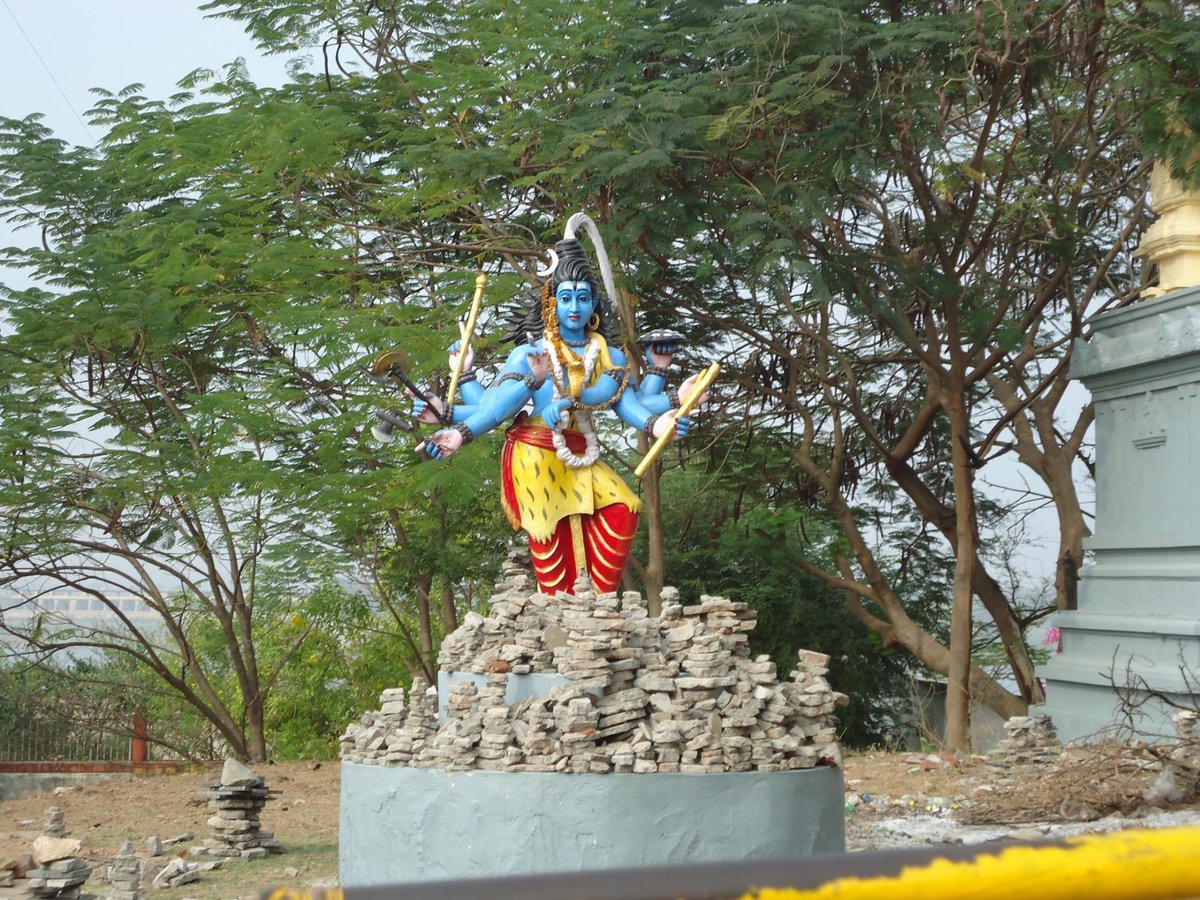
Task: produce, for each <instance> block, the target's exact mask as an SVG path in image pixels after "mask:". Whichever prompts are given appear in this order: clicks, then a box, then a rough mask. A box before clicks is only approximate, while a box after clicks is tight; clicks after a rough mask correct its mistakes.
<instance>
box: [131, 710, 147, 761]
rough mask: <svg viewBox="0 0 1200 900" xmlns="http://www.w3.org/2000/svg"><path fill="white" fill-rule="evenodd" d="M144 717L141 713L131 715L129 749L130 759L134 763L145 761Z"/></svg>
mask: <svg viewBox="0 0 1200 900" xmlns="http://www.w3.org/2000/svg"><path fill="white" fill-rule="evenodd" d="M146 747H147V742H146V717H145V716H143V715H142V714H141V713H134V714H133V746H132V747H131V748H130V754H129V755H130V759H131V760H132V761H133V762H135V763H144V762H145V761H146Z"/></svg>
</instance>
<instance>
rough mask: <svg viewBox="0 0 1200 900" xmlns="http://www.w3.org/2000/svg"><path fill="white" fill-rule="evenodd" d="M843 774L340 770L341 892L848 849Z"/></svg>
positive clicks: (824, 769)
mask: <svg viewBox="0 0 1200 900" xmlns="http://www.w3.org/2000/svg"><path fill="white" fill-rule="evenodd" d="M843 804H844V800H843V787H842V770H841V769H840V768H835V767H829V766H821V767H818V768H815V769H802V770H797V771H790V772H736V773H713V774H708V775H675V774H646V775H634V774H611V773H610V774H606V775H565V774H556V773H541V772H480V771H469V772H445V771H442V770H441V769H411V768H383V767H380V766H364V765H358V764H354V763H344V764H343V765H342V806H341V835H340V869H341V872H340V879H341V884H342V886H343V887H361V886H364V885H379V884H401V883H405V882H415V881H439V880H443V879H450V878H482V877H495V876H503V875H520V874H535V873H540V872H571V871H585V870H590V869H607V868H620V867H635V866H653V865H684V864H688V863H701V862H723V861H730V860H745V859H795V858H798V857H803V856H808V855H810V854H813V853H840V852H842V851H843V850H844V849H845V822H844V818H843V816H844V805H843Z"/></svg>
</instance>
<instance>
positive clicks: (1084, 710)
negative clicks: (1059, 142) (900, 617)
mask: <svg viewBox="0 0 1200 900" xmlns="http://www.w3.org/2000/svg"><path fill="white" fill-rule="evenodd" d="M1151 196H1152V208H1153V209H1154V211H1155V212H1156V213H1157V214H1158V219H1157V221H1156V222H1155V223H1154V224H1153V225H1152V226H1151V227H1150V228H1149V229H1147V231H1146V233H1145V236H1144V237H1143V239H1142V242H1141V245H1140V246H1139V247H1138V250H1137V253H1138V255H1139V256H1142V257H1145V258H1146V259H1147V260H1148V261H1149V262H1150V263H1152V264H1154V265H1155V266H1157V270H1158V285H1157V286H1156V287H1153V288H1150V289H1148V290H1147V291H1146V292H1145V296H1146V297H1147V299H1146V300H1145V301H1143V302H1141V303H1137V304H1135V305H1132V306H1128V307H1125V308H1123V309H1119V310H1115V311H1113V312H1109V313H1104V314H1102V315H1099V316H1097V317H1096V318H1095V319H1093V320H1092V323H1091V324H1092V327H1093V331H1094V333H1093V335H1092V337H1091V339H1090V340H1088V341H1087V342H1086V343H1083V342H1080V343H1079V344H1077V346H1076V347H1075V354H1074V357H1073V360H1072V365H1071V375H1072V377H1074V378H1076V379H1078V380H1079V381H1081V382H1082V383H1083V384H1084V386H1086V387H1087V389H1088V390H1089V391H1091V394H1092V399H1093V402H1094V403H1095V411H1096V425H1095V431H1096V521H1095V530H1094V533H1093V535H1092V537H1091V538H1090V539H1089V540H1088V541H1087V542H1086V544H1085V547H1086V549H1088V550H1090V551H1091V552H1092V553H1093V554H1094V561H1093V562H1092V563H1091V564H1089V565H1087V566H1085V567H1084V568H1083V570H1082V571H1081V573H1080V575H1081V579H1080V584H1079V597H1078V608H1077V609H1075V610H1071V611H1065V612H1060V613H1058V614H1057V616H1056V621H1055V624H1057V626H1058V628H1059V631H1060V634H1061V652H1060V653H1059V654H1058V655H1057V656H1056V657H1055V658H1054V659H1053V660H1052V661H1051V662H1050V663H1049V664H1048V665H1046V666H1044V667H1042V668H1041V670H1040V673H1039V674H1040V675H1041V676H1042V677H1043V678H1044V679H1045V682H1046V695H1047V700H1046V706H1045V707H1044V711H1045V712H1047V713H1049V714H1050V715H1051V716H1052V718H1053V720H1054V722H1055V724H1056V725H1057V727H1058V732H1059V735H1060V736H1061V737H1062V738H1063V739H1064V740H1089V739H1093V740H1094V739H1102V738H1104V737H1108V736H1129V735H1130V733H1131V731H1132V734H1133V735H1136V736H1138V737H1142V738H1147V739H1155V738H1172V739H1173V735H1174V728H1173V726H1172V724H1171V714H1172V712H1174V711H1176V710H1174V709H1173V708H1172V706H1171V704H1172V703H1177V704H1182V705H1184V706H1187V707H1194V706H1195V705H1196V702H1197V701H1196V694H1197V691H1198V685H1200V465H1198V464H1197V460H1198V459H1200V402H1198V400H1197V395H1198V394H1200V192H1197V191H1192V190H1186V189H1185V188H1184V187H1183V186H1182V185H1181V184H1180V183H1179V182H1178V181H1176V180H1175V179H1174V178H1172V177H1171V175H1170V172H1169V170H1168V169H1167V168H1166V166H1164V165H1162V164H1159V165H1158V166H1157V167H1156V168H1155V171H1154V175H1153V178H1152V182H1151Z"/></svg>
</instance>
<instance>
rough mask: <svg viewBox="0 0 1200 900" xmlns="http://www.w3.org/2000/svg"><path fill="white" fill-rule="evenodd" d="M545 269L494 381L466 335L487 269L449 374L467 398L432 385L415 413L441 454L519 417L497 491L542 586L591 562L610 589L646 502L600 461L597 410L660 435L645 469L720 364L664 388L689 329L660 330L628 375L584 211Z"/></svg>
mask: <svg viewBox="0 0 1200 900" xmlns="http://www.w3.org/2000/svg"><path fill="white" fill-rule="evenodd" d="M580 229H582V230H584V231H586V233H587V234H588V236H589V237H590V238H591V240H592V242H593V244H594V246H595V248H596V257H597V261H598V263H599V266H600V270H601V274H602V276H603V279H604V288H605V292H604V293H601V292H600V291H599V289H598V285H597V283H596V276H595V273H594V271H593V269H592V265H591V263H590V262H589V260H588V258H587V255H586V254H585V253H584V249H583V245H582V244H581V243H580V242H579V240H578V239H577V238H576V233H577V231H579V230H580ZM538 274H539V275H540V276H541V277H543V278H544V279H545V281H544V283H543V285H542V291H541V295H540V297H535V298H534V301H533V302H532V303H531V304H530V307H529V309H528V311H527V312H526V314H525V316H524V318H523V319H521V321H520V322H519V323H518V324H517V325H516V327H515V328H514V330H513V333H512V334H511V335H510V337H511V338H512V340H513V341H514V343H516V344H517V347H516V348H515V349H514V350H513V351H512V352H511V353H510V354H509V356H508V358H507V360H506V361H505V362H504V365H503V366H502V367H501V369H500V372H499V374H498V376H497V377H496V378H495V380H493V381H492V382H491V384H490V385H489V386H488V387H486V388H485V387H483V386H482V385H481V384H480V383H479V381H478V380H477V379H476V377H475V371H474V365H473V363H474V354H473V352H472V350H471V347H470V342H469V340H470V336H471V335H470V331H471V327H472V326H473V321H474V314H475V313H476V312H477V310H478V303H479V297H480V294H481V290H482V276H481V281H480V282H479V283H477V287H476V299H475V304H473V306H472V316H471V318H470V319H469V321H468V326H467V328H466V329H464V332H463V340H462V341H461V342H459V343H456V344H454V346H453V347H451V348H450V367H451V370H452V372H453V373H454V377H453V378H452V380H453V381H454V382H456V384H457V388H458V390H460V391H461V394H462V401H463V402H462V403H459V404H454V403H453V402H452V401H453V399H454V396H455V391H454V390H453V388H452V392H451V393H450V395H449V399H450V401H451V404H450V405H449V407H447V404H443V403H442V402H441V401H440V400H438V399H436V398H435V397H433V396H432V395H431V394H428V393H425V394H424V395H423V396H421V397H420V398H419V399H417V401H416V403H415V407H414V415H415V416H416V417H417V418H418V420H419V421H422V422H426V423H429V424H440V425H442V426H444V427H442V428H441V429H440V430H438V431H436V432H435V433H434V434H433V435H432V436H431V437H430V438H429V439H428V440H427V441H426V442H425V443H424V445H423V448H424V449H425V450H426V451H427V452H428V453H429V455H430V456H432V457H433V458H435V459H446V458H447V457H449V456H451V455H453V454H454V453H456V452H457V451H458V450H459V449H460V448H461V447H463V446H464V445H465V444H468V443H470V442H471V441H472V440H474V439H475V438H476V437H478V436H480V435H482V434H485V433H487V432H489V431H492V430H493V429H495V428H498V427H500V426H501V425H505V424H507V423H510V422H511V424H509V425H508V427H507V429H506V431H505V442H504V454H503V459H502V472H501V487H502V494H501V499H502V502H503V505H504V511H505V514H506V515H507V516H508V520H509V522H510V523H511V524H512V526H513V527H514V528H520V529H524V531H525V532H526V533H527V534H528V536H529V545H530V549H531V551H532V557H533V567H534V572H535V574H536V576H537V581H538V584H539V586H540V587H541V590H542V591H543V592H544V593H547V594H553V593H555V592H557V591H566V592H568V593H570V592H571V591H572V589H573V586H574V584H575V580H576V578H577V577H578V576H579V575H580V574H581V573H583V572H585V571H586V573H587V574H588V575H589V576H590V577H591V580H592V583H593V585H594V586H595V588H596V590H597V591H599V592H607V591H613V590H616V588H617V586H618V584H619V583H620V579H621V573H622V571H623V570H624V568H625V562H626V560H627V559H628V556H629V550H630V546H631V544H632V542H633V537H634V533H635V532H636V530H637V521H638V513H639V511H640V509H641V502H640V501H639V500H638V498H637V497H636V496H635V495H634V493H633V491H631V490H630V489H629V487H628V486H627V485H626V484H625V482H624V481H622V480H621V478H620V477H619V476H618V475H617V474H616V473H615V472H614V471H613V470H612V469H611V468H610V467H609V466H608V465H606V464H605V463H604V462H602V461H601V460H600V458H599V455H600V446H599V440H598V438H597V435H596V429H595V425H594V422H593V414H594V413H595V412H597V411H599V410H604V409H609V410H612V412H614V413H616V415H617V416H618V417H620V419H621V420H622V421H624V422H626V423H627V424H629V425H632V426H633V427H634V428H638V429H641V430H643V431H645V432H647V433H648V434H650V435H651V436H652V437H653V438H654V439H655V440H656V444H655V447H654V449H653V450H652V451H651V454H648V455H647V459H646V460H644V461H643V465H642V466H639V469H638V475H639V476H640V475H641V474H642V473H643V472H644V471H645V468H647V467H648V466H649V463H650V462H651V461H652V460H653V457H654V456H655V455H657V453H658V452H659V451H660V450H661V449H662V447H663V446H664V445H665V444H666V443H668V442H669V441H670V440H671V439H672V438H673V437H675V438H681V437H683V436H685V435H686V434H687V431H688V426H689V424H690V423H689V420H688V419H687V418H686V413H687V411H689V410H690V409H691V408H693V407H694V406H695V405H696V404H697V403H698V402H701V401H702V400H703V397H704V396H705V391H706V390H707V388H708V385H709V384H711V382H712V381H713V379H714V378H715V377H716V374H717V372H718V370H719V369H718V367H717V366H716V365H714V366H712V367H710V368H709V369H708V370H706V371H705V372H703V373H701V374H700V375H695V376H692V377H691V378H688V379H687V380H686V381H684V383H683V384H682V385H681V386H680V389H679V392H678V393H677V392H675V391H674V390H668V389H665V388H666V375H667V369H668V367H669V366H670V365H671V359H672V357H673V355H674V353H675V352H676V351H677V350H678V348H679V346H680V345H681V344H682V342H683V338H682V337H681V336H680V335H678V334H676V333H675V332H668V331H658V332H651V333H649V334H646V335H643V336H642V338H641V346H642V348H643V352H644V353H645V358H646V362H647V364H648V367H647V368H646V370H645V372H644V375H643V377H642V379H641V382H640V383H636V382H635V381H634V380H633V379H632V378H631V373H630V367H629V363H628V360H627V357H626V354H625V352H623V351H622V350H620V349H618V348H616V347H614V346H610V344H609V339H610V337H611V334H612V330H613V329H614V327H615V324H616V323H615V322H614V321H613V318H614V310H613V307H612V303H613V299H614V298H616V297H617V294H616V289H615V286H614V284H613V279H612V273H611V268H610V266H609V264H608V258H607V255H606V254H605V252H604V245H603V243H602V242H601V240H600V236H599V234H598V232H597V230H596V226H595V225H594V223H593V222H592V220H591V219H590V218H588V217H587V216H586V215H583V214H582V213H577V214H576V215H574V216H572V217H571V218H570V220H569V221H568V222H567V226H566V229H565V233H564V237H563V239H562V240H561V241H559V242H558V243H557V244H556V245H555V247H554V250H553V251H551V253H550V264H549V265H548V266H547V267H546V268H545V269H543V270H541V271H539V272H538ZM385 356H386V354H385ZM382 359H383V358H382V357H381V360H382ZM377 368H378V364H377ZM680 394H682V395H683V401H682V403H681V401H680ZM527 407H531V408H532V413H530V412H528V411H526V408H527Z"/></svg>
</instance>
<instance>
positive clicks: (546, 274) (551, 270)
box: [537, 250, 558, 278]
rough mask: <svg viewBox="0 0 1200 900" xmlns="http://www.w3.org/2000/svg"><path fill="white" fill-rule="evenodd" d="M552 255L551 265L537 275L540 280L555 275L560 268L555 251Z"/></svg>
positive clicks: (539, 270)
mask: <svg viewBox="0 0 1200 900" xmlns="http://www.w3.org/2000/svg"><path fill="white" fill-rule="evenodd" d="M548 252H549V253H550V263H549V264H548V265H547V266H546V268H544V269H538V270H537V273H538V276H539V277H540V278H548V277H550V276H551V275H553V274H554V270H555V269H557V268H558V254H557V253H555V252H554V251H553V250H550V251H548Z"/></svg>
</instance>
